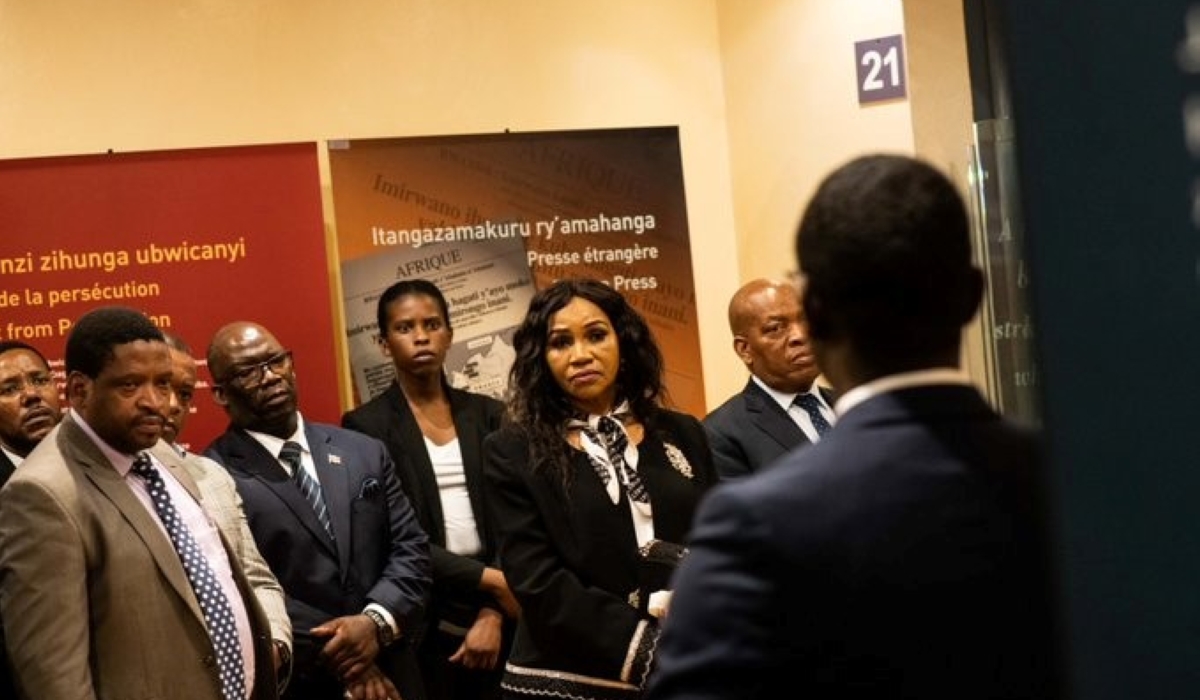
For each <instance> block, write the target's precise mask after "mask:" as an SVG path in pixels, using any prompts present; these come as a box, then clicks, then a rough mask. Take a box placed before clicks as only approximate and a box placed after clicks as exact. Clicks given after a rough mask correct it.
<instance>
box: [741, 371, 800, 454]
mask: <svg viewBox="0 0 1200 700" xmlns="http://www.w3.org/2000/svg"><path fill="white" fill-rule="evenodd" d="M742 395H743V397H744V400H745V403H746V415H747V416H748V417H749V418H750V422H751V423H753V424H754V426H755V427H757V428H758V429H759V430H761V431H762V432H763V434H764V435H765V436H766V437H767V438H768V439H770V440H771V441H772V442H775V443H776V444H778V445H780V446H781V447H783V448H785V449H790V448H791V447H792V446H793V445H795V444H797V443H798V442H800V443H807V442H808V436H807V435H805V434H804V431H803V430H801V429H800V426H798V425H796V421H794V420H792V418H791V416H789V415H788V414H787V413H786V412H785V411H784V410H783V409H782V408H780V407H779V404H777V403H775V400H774V399H772V398H771V397H770V395H768V394H767V392H765V391H763V390H762V387H760V386H759V385H758V384H757V383H756V382H755V381H754V380H753V379H751V380H750V381H749V382H748V383H747V385H746V390H745V391H744V392H742Z"/></svg>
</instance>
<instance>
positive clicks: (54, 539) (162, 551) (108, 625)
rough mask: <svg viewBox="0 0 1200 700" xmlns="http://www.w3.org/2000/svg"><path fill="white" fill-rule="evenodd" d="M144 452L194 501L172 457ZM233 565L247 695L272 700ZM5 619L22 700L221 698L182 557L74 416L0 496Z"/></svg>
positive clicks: (251, 607) (266, 655)
mask: <svg viewBox="0 0 1200 700" xmlns="http://www.w3.org/2000/svg"><path fill="white" fill-rule="evenodd" d="M151 452H152V453H153V454H154V456H155V457H156V458H157V459H158V460H159V461H160V462H161V463H162V464H163V465H164V466H165V467H166V468H167V469H169V470H170V471H171V472H172V473H173V474H174V475H175V477H176V478H177V479H178V480H179V482H180V483H181V484H183V486H184V488H186V489H187V490H188V491H189V492H191V493H192V495H193V496H195V497H197V498H199V492H198V490H197V487H196V484H195V483H194V481H193V479H192V477H191V476H189V475H188V474H187V472H186V470H185V469H184V467H183V460H182V459H181V458H180V457H179V455H178V453H176V452H175V451H174V449H172V448H171V447H170V446H169V445H167V444H166V443H165V442H159V443H158V445H157V446H156V447H154V448H152V450H151ZM222 539H225V538H224V537H223V538H222ZM225 544H226V549H227V551H228V550H230V549H231V548H230V547H229V544H228V541H226V542H225ZM231 561H232V560H231ZM233 563H234V564H235V565H234V566H232V567H231V568H232V570H233V575H234V579H235V581H236V582H237V584H238V587H239V588H240V589H241V592H242V598H243V601H244V602H245V604H246V607H247V611H248V613H249V617H250V621H251V626H252V628H253V636H254V641H255V644H254V646H255V661H256V665H255V676H256V680H255V687H254V688H253V689H252V693H251V697H252V698H254V699H255V700H260V699H263V698H275V697H276V696H277V691H276V685H275V674H274V669H273V664H272V659H271V640H270V635H269V628H268V622H267V620H266V617H265V615H264V614H263V611H262V608H261V607H260V606H259V605H258V602H257V599H256V597H255V595H254V594H253V592H252V591H251V589H250V585H249V583H248V581H247V580H246V577H245V575H244V574H243V573H242V570H241V567H240V566H237V565H236V562H233ZM0 617H2V618H3V620H4V627H5V633H6V636H7V639H8V652H9V655H10V658H11V661H12V665H13V670H14V674H15V676H16V679H17V684H18V688H19V692H20V693H21V694H22V696H23V697H25V698H30V699H37V700H43V699H47V698H53V699H54V700H76V699H78V700H94V699H97V698H104V699H117V698H181V697H186V698H189V700H207V699H211V700H220V695H221V693H220V687H219V681H218V679H217V666H216V662H215V658H214V655H213V648H212V644H211V642H210V641H209V638H208V633H207V631H206V629H205V625H204V618H203V616H202V613H201V611H200V606H199V604H198V603H197V602H196V597H195V595H194V594H193V593H192V590H191V587H190V585H189V584H188V580H187V576H186V575H185V574H184V571H183V566H182V565H181V564H180V561H179V557H178V555H177V554H176V553H175V550H174V548H173V547H172V546H171V543H170V540H168V538H167V536H166V534H164V533H163V531H162V529H161V528H160V527H159V525H158V523H157V521H156V520H155V519H154V518H153V516H151V514H150V513H149V511H147V509H146V508H145V506H144V505H143V504H142V503H141V501H139V500H138V498H137V496H135V495H134V493H133V492H132V491H131V490H130V488H129V486H128V485H127V484H126V483H125V482H124V480H123V479H122V478H121V475H120V474H119V473H118V472H117V471H116V470H115V469H114V468H113V466H112V464H111V463H109V461H108V459H107V458H106V457H105V456H104V453H103V452H101V451H100V449H99V448H98V447H97V446H96V445H95V444H94V443H93V442H92V440H91V439H90V438H89V437H88V436H87V434H86V433H84V432H83V430H82V429H81V428H80V427H79V425H78V423H77V422H76V421H75V420H74V417H73V416H72V415H67V416H66V417H64V419H63V421H62V422H61V423H60V424H59V426H58V427H57V428H55V430H54V431H53V432H52V433H50V434H49V435H48V436H46V438H45V439H44V440H43V441H42V442H41V444H39V445H38V447H37V448H36V449H35V450H34V451H33V452H32V453H30V455H29V457H28V458H27V459H26V461H25V462H24V463H23V464H22V468H21V469H20V470H18V472H17V473H16V474H15V475H13V477H12V478H11V479H9V481H8V483H7V484H5V486H4V488H3V489H0Z"/></svg>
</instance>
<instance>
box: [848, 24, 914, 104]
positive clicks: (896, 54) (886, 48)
mask: <svg viewBox="0 0 1200 700" xmlns="http://www.w3.org/2000/svg"><path fill="white" fill-rule="evenodd" d="M854 61H855V63H856V64H858V103H859V104H864V103H867V102H879V101H880V100H892V99H895V98H897V97H904V96H905V95H906V94H907V88H906V83H905V79H904V36H903V35H901V34H895V35H893V36H885V37H880V38H878V39H867V40H866V41H856V42H855V43H854Z"/></svg>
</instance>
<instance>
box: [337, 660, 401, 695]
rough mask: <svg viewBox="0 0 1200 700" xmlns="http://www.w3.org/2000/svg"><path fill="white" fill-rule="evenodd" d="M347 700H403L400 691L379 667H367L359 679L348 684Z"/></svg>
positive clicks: (372, 665)
mask: <svg viewBox="0 0 1200 700" xmlns="http://www.w3.org/2000/svg"><path fill="white" fill-rule="evenodd" d="M345 698H346V700H402V698H401V697H400V691H398V690H396V686H395V685H393V684H392V681H391V679H390V678H388V677H387V676H385V675H383V671H380V670H379V667H378V666H376V665H374V664H371V665H370V666H367V668H366V670H364V671H363V672H362V673H361V674H359V676H358V679H357V680H355V681H353V682H351V683H348V684H346V694H345Z"/></svg>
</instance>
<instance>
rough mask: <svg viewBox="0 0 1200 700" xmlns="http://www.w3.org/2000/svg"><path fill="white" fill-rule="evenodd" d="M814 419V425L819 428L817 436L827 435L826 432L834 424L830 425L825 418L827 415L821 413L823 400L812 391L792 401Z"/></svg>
mask: <svg viewBox="0 0 1200 700" xmlns="http://www.w3.org/2000/svg"><path fill="white" fill-rule="evenodd" d="M792 403H794V404H796V405H797V406H799V407H800V408H803V409H804V412H805V413H807V414H808V417H809V418H811V419H812V424H813V427H814V428H816V429H817V437H825V433H827V432H829V429H830V428H832V427H833V426H831V425H829V421H827V420H825V416H824V415H823V414H822V413H821V400H820V399H818V398H817V397H816V396H814V395H812V394H810V393H804V394H799V395H797V396H796V398H795V399H794V400H793V401H792Z"/></svg>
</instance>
